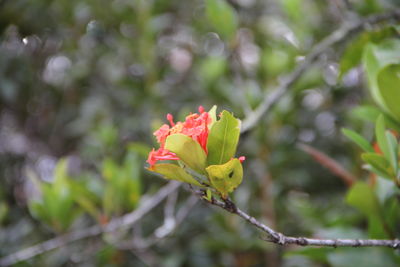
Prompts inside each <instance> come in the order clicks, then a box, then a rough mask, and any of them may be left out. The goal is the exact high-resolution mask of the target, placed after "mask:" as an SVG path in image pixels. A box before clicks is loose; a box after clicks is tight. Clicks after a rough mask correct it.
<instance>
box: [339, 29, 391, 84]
mask: <svg viewBox="0 0 400 267" xmlns="http://www.w3.org/2000/svg"><path fill="white" fill-rule="evenodd" d="M395 34H396V30H395V29H394V28H393V27H386V28H383V29H378V30H373V31H366V32H364V33H362V34H360V35H359V36H358V37H357V38H356V39H355V40H354V41H352V42H351V43H350V44H349V45H348V46H347V47H346V50H345V51H344V53H343V55H342V57H341V59H340V64H339V72H340V76H339V77H343V75H344V74H346V72H348V71H349V70H350V69H352V68H354V67H356V66H357V65H359V64H360V63H361V59H362V56H363V50H364V47H365V46H366V45H367V44H368V43H374V44H376V43H379V42H381V41H382V40H384V39H385V38H388V37H390V36H394V35H395Z"/></svg>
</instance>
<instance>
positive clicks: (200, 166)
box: [165, 134, 207, 174]
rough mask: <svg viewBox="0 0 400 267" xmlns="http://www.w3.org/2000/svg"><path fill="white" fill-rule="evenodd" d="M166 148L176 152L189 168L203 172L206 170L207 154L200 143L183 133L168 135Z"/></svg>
mask: <svg viewBox="0 0 400 267" xmlns="http://www.w3.org/2000/svg"><path fill="white" fill-rule="evenodd" d="M165 149H167V150H169V151H171V152H173V153H175V154H176V155H177V156H178V157H179V158H180V159H181V160H182V161H183V162H184V164H186V165H187V166H188V167H189V168H191V169H193V170H194V171H196V172H198V173H200V174H203V173H204V172H205V167H206V160H207V155H206V153H205V152H204V150H203V148H201V146H200V144H199V143H198V142H196V141H194V140H193V139H192V138H190V137H188V136H186V135H183V134H173V135H170V136H168V137H167V140H166V141H165Z"/></svg>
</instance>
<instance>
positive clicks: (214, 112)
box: [208, 105, 217, 129]
mask: <svg viewBox="0 0 400 267" xmlns="http://www.w3.org/2000/svg"><path fill="white" fill-rule="evenodd" d="M208 114H209V115H210V118H211V119H212V122H211V123H210V125H208V127H210V129H211V128H212V126H213V125H214V123H216V122H217V106H216V105H214V106H213V107H212V108H211V109H210V111H208Z"/></svg>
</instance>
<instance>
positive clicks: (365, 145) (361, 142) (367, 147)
mask: <svg viewBox="0 0 400 267" xmlns="http://www.w3.org/2000/svg"><path fill="white" fill-rule="evenodd" d="M342 133H343V134H344V135H345V136H346V137H347V138H349V139H351V140H352V141H353V142H354V143H356V144H357V145H358V146H359V147H361V148H362V149H363V150H364V151H365V152H373V151H374V149H373V147H372V146H371V144H370V143H369V142H368V141H367V140H366V139H365V138H364V137H362V136H361V135H359V134H358V133H356V132H354V131H352V130H349V129H344V128H343V129H342Z"/></svg>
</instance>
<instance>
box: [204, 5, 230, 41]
mask: <svg viewBox="0 0 400 267" xmlns="http://www.w3.org/2000/svg"><path fill="white" fill-rule="evenodd" d="M206 15H207V19H208V21H209V23H210V25H211V26H212V27H213V28H214V29H215V30H216V31H217V33H219V34H220V35H221V36H222V37H223V38H225V39H227V40H228V41H229V40H231V39H232V38H233V37H234V35H235V33H236V29H237V24H238V19H237V14H236V12H235V10H234V9H233V8H232V7H231V6H230V5H229V4H228V3H227V2H226V0H206Z"/></svg>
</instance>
